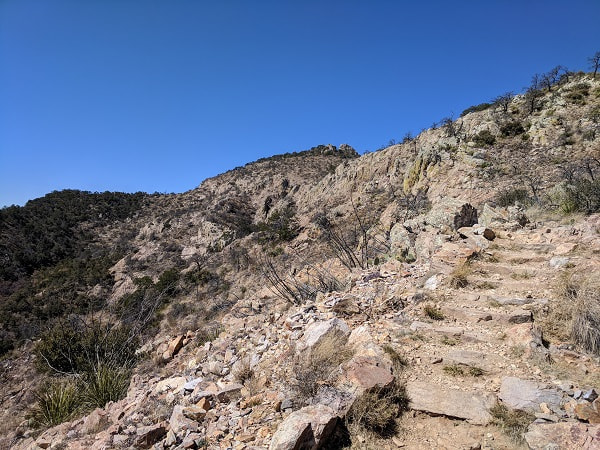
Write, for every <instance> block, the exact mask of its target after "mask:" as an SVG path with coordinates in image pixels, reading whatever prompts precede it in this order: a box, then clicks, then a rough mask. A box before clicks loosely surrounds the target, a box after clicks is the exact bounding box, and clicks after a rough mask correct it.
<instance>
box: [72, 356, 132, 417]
mask: <svg viewBox="0 0 600 450" xmlns="http://www.w3.org/2000/svg"><path fill="white" fill-rule="evenodd" d="M129 378H130V371H129V370H128V369H126V368H122V367H110V366H107V365H102V366H100V367H98V368H97V369H96V370H95V371H94V372H92V373H88V374H86V375H85V376H84V378H83V379H82V380H81V384H82V403H83V405H85V406H86V407H87V408H89V409H94V408H102V407H104V405H106V404H107V403H108V402H111V401H112V402H116V401H118V400H120V399H122V398H123V397H125V395H126V394H127V388H128V387H129Z"/></svg>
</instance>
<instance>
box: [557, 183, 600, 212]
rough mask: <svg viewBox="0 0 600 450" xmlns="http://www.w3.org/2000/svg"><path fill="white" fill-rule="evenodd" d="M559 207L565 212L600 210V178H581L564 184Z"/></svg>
mask: <svg viewBox="0 0 600 450" xmlns="http://www.w3.org/2000/svg"><path fill="white" fill-rule="evenodd" d="M559 208H560V210H561V211H562V212H563V213H565V214H570V213H574V212H582V213H585V214H592V213H595V212H598V211H600V180H590V179H587V178H579V179H575V180H573V182H572V183H569V184H567V185H565V186H564V189H563V195H562V196H561V198H560V201H559Z"/></svg>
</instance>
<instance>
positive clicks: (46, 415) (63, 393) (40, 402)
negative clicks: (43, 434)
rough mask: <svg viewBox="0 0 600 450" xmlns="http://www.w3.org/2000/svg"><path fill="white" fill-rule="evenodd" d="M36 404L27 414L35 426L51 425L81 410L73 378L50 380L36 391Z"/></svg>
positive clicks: (70, 417) (63, 420)
mask: <svg viewBox="0 0 600 450" xmlns="http://www.w3.org/2000/svg"><path fill="white" fill-rule="evenodd" d="M35 396H36V405H35V406H34V407H33V409H32V410H31V411H30V413H29V414H28V418H29V420H30V421H31V423H32V425H33V426H35V427H46V428H47V427H52V426H55V425H58V424H61V423H63V422H66V421H67V420H69V419H72V418H74V417H75V416H76V415H77V414H78V413H79V412H80V411H81V397H80V395H79V387H78V386H77V384H76V383H75V381H74V380H52V381H49V382H47V383H45V384H44V385H42V387H41V388H40V389H39V390H38V392H37V393H36V395H35Z"/></svg>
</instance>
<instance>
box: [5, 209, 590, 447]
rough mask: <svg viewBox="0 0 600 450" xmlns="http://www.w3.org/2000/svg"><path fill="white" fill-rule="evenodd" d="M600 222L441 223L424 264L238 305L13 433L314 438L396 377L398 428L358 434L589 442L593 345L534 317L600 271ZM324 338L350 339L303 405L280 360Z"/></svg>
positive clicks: (460, 443)
mask: <svg viewBox="0 0 600 450" xmlns="http://www.w3.org/2000/svg"><path fill="white" fill-rule="evenodd" d="M599 222H600V217H598V216H591V217H589V218H588V219H586V220H585V221H584V222H582V223H581V224H580V225H581V226H580V227H579V228H577V227H575V226H571V225H560V224H558V223H552V224H539V223H536V224H530V225H528V226H526V227H524V228H521V227H518V228H516V227H515V226H514V224H510V223H507V224H500V223H494V224H493V225H492V226H493V228H492V226H490V227H488V228H485V227H483V226H480V225H475V226H473V227H464V228H461V229H459V230H458V231H457V232H455V233H453V234H448V235H443V236H442V243H441V245H439V246H437V247H436V248H435V250H434V252H433V255H432V259H431V262H430V263H428V264H407V263H402V262H398V261H394V260H390V261H387V262H386V263H384V264H382V265H381V266H379V267H374V268H373V269H369V270H365V271H356V272H354V273H353V275H352V284H351V286H350V288H349V289H347V290H346V291H344V292H332V293H329V294H325V295H322V294H320V295H319V296H318V297H317V301H316V302H315V303H314V304H310V305H303V306H301V307H291V308H289V309H287V310H285V308H287V307H285V308H284V309H281V305H280V306H279V309H277V308H278V307H277V306H276V305H272V304H267V303H265V302H266V300H261V299H256V300H255V301H253V302H250V304H248V305H242V304H240V305H238V306H239V307H238V308H234V311H236V310H237V311H238V312H239V313H238V314H234V313H231V314H228V315H227V316H226V317H225V318H224V319H223V320H222V322H221V328H220V329H218V330H217V331H216V333H215V336H216V335H217V333H218V337H216V338H215V339H214V340H209V338H208V337H207V336H202V335H201V333H200V332H199V331H192V330H190V331H188V332H187V333H186V334H184V335H181V336H176V337H172V338H170V339H166V338H163V339H162V340H159V341H157V342H153V343H150V344H148V345H147V346H146V348H144V349H143V350H144V351H148V352H150V353H152V354H155V355H156V356H155V358H160V359H162V360H163V361H164V364H165V365H164V367H163V369H162V373H163V374H164V376H158V377H156V376H153V377H148V376H147V375H145V374H144V373H143V371H140V373H139V374H138V375H136V376H135V377H134V379H133V381H132V383H131V387H130V391H129V394H128V396H127V398H125V399H124V400H121V401H120V402H117V403H112V404H109V405H107V407H106V408H104V409H98V410H96V411H94V412H93V413H92V414H90V415H88V416H86V417H85V418H83V419H80V420H78V421H75V422H71V423H66V424H62V425H60V426H58V427H55V428H52V429H50V430H48V431H46V432H44V433H43V434H42V435H41V436H39V437H37V439H34V438H33V437H31V438H29V439H27V440H25V441H23V442H22V443H21V444H20V445H19V446H18V447H17V448H56V445H55V444H56V443H58V442H61V441H62V440H63V439H67V438H68V439H69V447H68V448H88V447H89V448H94V449H101V448H127V447H132V446H133V447H136V448H143V447H147V448H149V447H153V448H173V449H183V448H204V447H206V448H215V449H216V448H221V449H226V448H233V449H236V450H243V449H248V450H249V449H258V448H272V449H292V448H304V447H300V445H308V447H306V448H312V447H311V446H310V445H311V444H307V442H308V443H310V442H313V445H316V444H317V443H319V442H321V444H323V443H324V442H326V440H327V439H328V435H329V434H331V433H332V430H333V428H334V427H335V426H337V425H339V423H342V422H343V420H342V419H343V417H344V414H345V413H347V411H348V408H349V404H350V403H351V402H352V401H353V400H352V399H355V398H357V397H358V396H359V395H360V394H361V393H362V392H364V391H365V390H368V389H370V388H373V387H376V386H384V385H388V384H390V383H391V382H392V380H393V378H394V377H398V378H399V379H400V380H402V382H404V383H406V392H407V394H408V397H409V398H410V411H409V412H407V413H406V414H405V415H404V416H403V417H402V418H401V419H400V420H399V422H398V427H399V428H398V433H397V434H396V435H395V436H393V437H392V438H388V439H383V438H381V439H380V440H379V441H378V440H377V438H373V437H372V436H364V437H361V436H359V437H358V439H355V441H354V442H353V443H352V445H353V446H354V447H353V448H371V447H370V446H372V445H377V446H378V447H379V448H390V449H391V448H410V449H427V448H440V449H442V448H443V449H467V448H468V449H478V448H481V449H509V448H520V447H523V448H527V445H528V446H529V448H540V449H541V448H548V447H547V445H550V444H552V443H553V442H554V443H558V445H559V447H557V448H590V449H592V448H600V424H599V422H600V415H599V414H598V412H597V407H598V401H596V397H597V394H596V391H595V390H594V389H593V387H594V386H598V384H597V382H598V378H599V373H598V361H597V358H591V357H589V356H586V355H585V354H581V353H579V352H577V351H576V350H574V349H573V348H572V346H568V345H560V343H549V342H548V341H546V340H545V339H544V338H543V336H542V331H541V329H540V327H539V326H538V324H537V323H536V317H538V316H539V315H540V314H542V313H541V311H543V309H544V306H545V305H546V304H547V303H548V302H549V301H552V299H554V298H555V296H556V294H555V290H554V286H555V284H556V283H557V282H559V279H560V277H561V276H562V273H563V272H564V271H565V270H566V269H565V267H570V268H571V267H574V266H578V265H586V267H588V270H597V264H598V262H597V258H595V255H597V254H598V252H600V242H599V241H598V239H597V238H596V237H595V233H596V228H595V227H597V226H598V223H599ZM485 230H487V231H485ZM484 231H485V233H484ZM490 231H493V233H489V235H488V232H490ZM484 236H487V238H485V237H484ZM438 237H439V236H438ZM488 239H489V240H488ZM590 264H591V266H590ZM327 342H329V343H331V342H333V343H334V347H332V348H327ZM320 347H322V348H323V349H324V350H325V351H327V352H334V353H335V352H336V351H337V352H341V349H342V348H344V347H348V348H352V352H351V353H350V354H349V355H348V356H346V357H345V358H344V359H345V360H344V361H342V362H341V363H340V364H339V365H336V367H335V368H334V369H335V370H333V371H332V372H331V373H329V374H327V377H326V379H323V380H318V382H319V383H321V385H320V386H317V388H316V389H315V391H314V394H315V396H314V397H313V398H312V400H311V403H312V405H310V406H304V407H303V405H302V404H301V403H299V402H300V399H299V398H298V393H297V392H295V390H294V387H293V386H291V385H290V383H289V380H290V379H293V374H290V373H289V371H290V369H291V370H299V369H306V367H302V364H303V363H304V364H310V363H311V362H310V360H308V359H302V358H301V357H299V355H301V354H302V353H303V352H309V351H315V349H318V348H320ZM390 349H391V350H390ZM394 354H397V355H401V357H402V359H403V361H404V362H403V364H405V365H406V366H405V367H404V368H402V369H399V366H395V365H394V362H393V359H394V358H393V356H392V355H394ZM320 363H321V364H325V363H324V362H323V361H320ZM565 366H568V367H569V372H568V375H569V378H567V379H565V378H563V377H562V376H561V375H563V374H564V371H563V372H561V367H565ZM303 373H304V372H303ZM304 375H306V373H304ZM286 380H287V381H286ZM300 381H305V382H307V383H308V381H307V380H300ZM594 383H596V384H594ZM498 400H500V401H501V402H502V403H503V404H504V405H506V406H508V407H510V408H518V409H524V410H527V411H529V412H530V413H531V414H532V416H531V420H532V421H533V424H532V425H531V426H530V427H529V431H528V432H527V433H526V434H525V442H524V443H521V444H519V443H516V442H515V441H513V440H511V439H510V438H509V437H507V435H506V434H504V433H503V432H502V430H501V429H500V427H499V426H497V423H496V422H495V418H494V417H493V416H492V414H491V413H490V409H492V408H493V407H494V405H495V404H496V403H497V402H498ZM495 423H496V424H495ZM565 427H567V428H565ZM309 429H310V430H311V432H310V433H307V430H309ZM565 429H568V430H569V432H568V433H566V432H565ZM329 439H333V441H331V442H333V444H332V443H331V442H330V443H329V444H327V445H330V446H333V445H334V443H335V437H334V438H329ZM374 439H375V440H374ZM557 439H558V440H557ZM361 441H362V442H361ZM303 442H304V444H302V443H303ZM340 442H341V441H340ZM325 448H327V447H325Z"/></svg>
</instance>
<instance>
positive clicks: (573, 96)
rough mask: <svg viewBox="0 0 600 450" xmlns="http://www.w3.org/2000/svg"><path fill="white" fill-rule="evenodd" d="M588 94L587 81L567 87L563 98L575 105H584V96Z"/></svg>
mask: <svg viewBox="0 0 600 450" xmlns="http://www.w3.org/2000/svg"><path fill="white" fill-rule="evenodd" d="M589 94H590V85H589V84H588V83H578V84H576V85H574V86H573V87H571V88H569V89H568V90H567V92H566V93H565V94H564V96H565V98H566V99H567V100H568V101H570V102H571V103H574V104H576V105H584V104H585V98H586V97H587V96H588V95H589Z"/></svg>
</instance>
